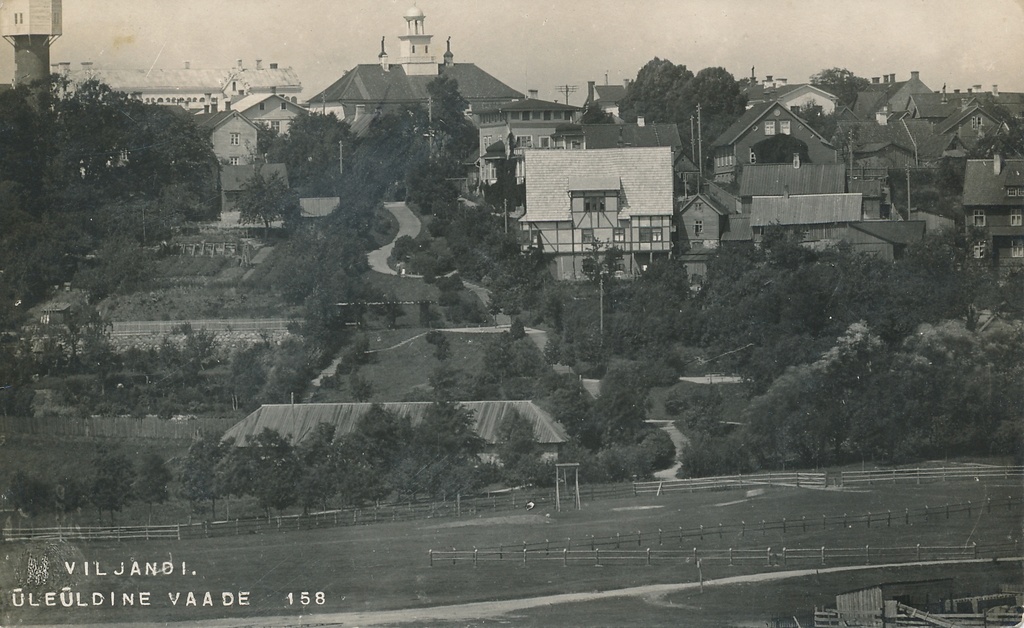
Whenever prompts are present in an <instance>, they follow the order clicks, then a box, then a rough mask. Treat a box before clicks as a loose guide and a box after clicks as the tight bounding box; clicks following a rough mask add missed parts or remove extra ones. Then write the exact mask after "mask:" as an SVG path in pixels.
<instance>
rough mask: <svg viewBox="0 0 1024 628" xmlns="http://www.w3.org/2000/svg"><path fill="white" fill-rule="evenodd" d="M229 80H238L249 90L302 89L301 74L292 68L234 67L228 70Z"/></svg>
mask: <svg viewBox="0 0 1024 628" xmlns="http://www.w3.org/2000/svg"><path fill="white" fill-rule="evenodd" d="M226 74H227V77H226V78H227V80H236V81H239V82H240V83H242V84H243V85H245V87H246V88H247V89H248V90H249V91H252V90H265V89H270V88H272V87H277V88H279V89H284V90H286V91H288V92H292V91H294V92H300V91H302V83H301V82H300V81H299V75H298V74H296V73H295V70H293V69H292V68H280V67H278V68H270V67H265V68H245V69H242V70H238V69H233V70H228V71H227V72H226Z"/></svg>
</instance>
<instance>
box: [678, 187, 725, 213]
mask: <svg viewBox="0 0 1024 628" xmlns="http://www.w3.org/2000/svg"><path fill="white" fill-rule="evenodd" d="M698 200H699V201H701V202H703V203H704V204H705V205H707V206H708V207H710V208H711V209H712V211H714V212H715V213H716V214H718V215H719V216H728V215H729V209H728V208H726V207H723V206H722V205H720V204H719V203H718V201H716V200H715V199H713V198H711V196H709V195H707V194H704V193H703V192H699V193H697V194H695V195H693V196H690V197H688V198H686V199H685V200H684V201H683V205H682V206H681V207H680V208H679V213H680V214H685V213H686V212H687V210H689V209H690V208H691V207H693V205H694V203H696V202H697V201H698Z"/></svg>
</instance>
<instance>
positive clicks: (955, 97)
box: [910, 93, 964, 120]
mask: <svg viewBox="0 0 1024 628" xmlns="http://www.w3.org/2000/svg"><path fill="white" fill-rule="evenodd" d="M963 97H964V95H963V94H941V93H938V94H937V93H930V94H913V95H911V97H910V100H911V102H912V105H911V107H912V108H914V109H916V110H917V117H918V118H923V119H929V120H935V119H939V120H942V119H945V118H948V117H949V116H951V115H953V114H954V113H956V112H957V111H958V110H959V109H960V104H961V102H962V101H963Z"/></svg>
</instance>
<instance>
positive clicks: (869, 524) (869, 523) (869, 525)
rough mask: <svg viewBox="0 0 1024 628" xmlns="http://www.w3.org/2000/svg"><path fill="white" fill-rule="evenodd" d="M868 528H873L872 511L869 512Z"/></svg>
mask: <svg viewBox="0 0 1024 628" xmlns="http://www.w3.org/2000/svg"><path fill="white" fill-rule="evenodd" d="M868 527H869V528H870V527H871V511H870V510H869V511H868Z"/></svg>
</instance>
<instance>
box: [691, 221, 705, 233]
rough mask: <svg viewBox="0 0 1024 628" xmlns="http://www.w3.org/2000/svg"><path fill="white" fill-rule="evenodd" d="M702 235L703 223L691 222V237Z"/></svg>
mask: <svg viewBox="0 0 1024 628" xmlns="http://www.w3.org/2000/svg"><path fill="white" fill-rule="evenodd" d="M702 233H704V221H703V220H695V221H693V235H695V236H699V235H700V234H702Z"/></svg>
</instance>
